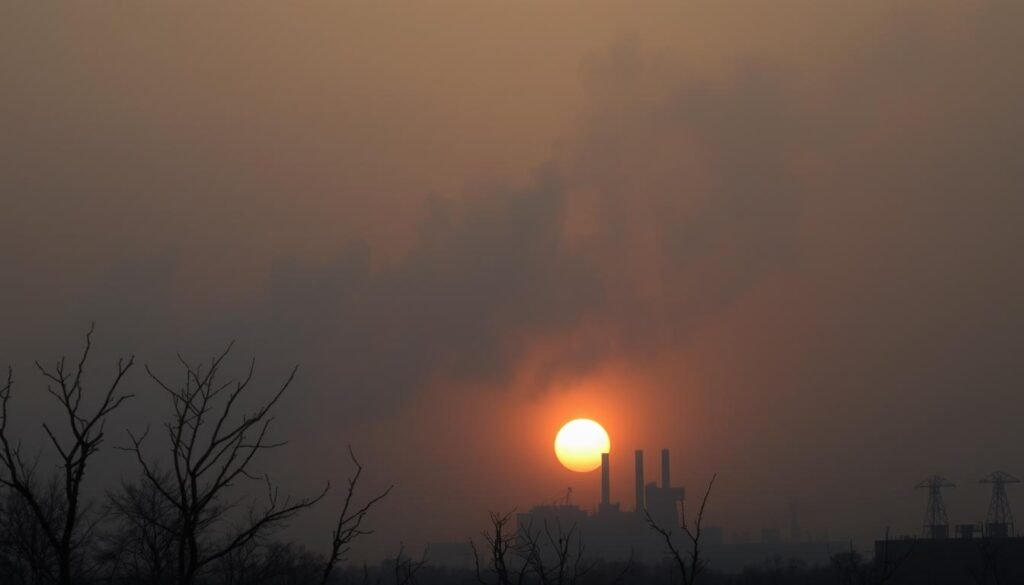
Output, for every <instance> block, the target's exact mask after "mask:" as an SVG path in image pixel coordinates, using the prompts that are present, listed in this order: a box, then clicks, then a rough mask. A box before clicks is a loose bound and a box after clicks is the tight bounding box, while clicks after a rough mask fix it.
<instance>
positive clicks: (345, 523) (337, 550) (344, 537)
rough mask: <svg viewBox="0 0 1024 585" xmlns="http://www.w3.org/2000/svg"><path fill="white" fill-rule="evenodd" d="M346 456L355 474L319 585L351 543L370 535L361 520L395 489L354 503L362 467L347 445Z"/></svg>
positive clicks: (351, 478)
mask: <svg viewBox="0 0 1024 585" xmlns="http://www.w3.org/2000/svg"><path fill="white" fill-rule="evenodd" d="M348 455H349V457H350V458H351V459H352V463H353V464H354V465H355V466H356V472H355V473H354V474H353V475H352V477H350V478H349V480H348V491H347V492H346V493H345V504H344V505H343V506H342V508H341V513H339V514H338V521H337V523H336V524H335V526H334V533H333V535H332V540H331V551H330V553H329V554H328V556H327V563H326V564H325V566H324V573H323V576H322V578H321V580H320V583H321V585H327V582H328V580H329V579H330V578H331V572H333V571H334V567H335V566H336V565H337V564H338V563H339V562H341V561H342V559H344V558H345V555H346V554H348V552H349V549H350V546H351V544H352V542H353V541H354V540H355V539H357V538H359V537H360V536H366V535H368V534H372V533H373V531H372V530H366V529H364V528H363V527H362V525H363V520H364V519H366V515H367V514H368V513H369V512H370V509H371V508H373V506H374V505H375V504H377V503H378V502H380V501H381V500H383V499H384V498H386V497H387V496H388V494H390V493H391V490H392V489H393V488H394V487H395V486H393V485H391V486H388V488H387V489H386V490H384V491H383V492H381V493H379V494H377V495H376V496H374V497H372V498H370V499H369V500H367V501H366V502H365V503H364V504H362V505H359V504H356V503H355V495H356V488H357V487H358V486H359V478H360V477H361V476H362V475H363V466H362V465H361V464H360V463H359V460H358V459H357V458H356V454H355V452H354V451H352V446H351V445H349V448H348Z"/></svg>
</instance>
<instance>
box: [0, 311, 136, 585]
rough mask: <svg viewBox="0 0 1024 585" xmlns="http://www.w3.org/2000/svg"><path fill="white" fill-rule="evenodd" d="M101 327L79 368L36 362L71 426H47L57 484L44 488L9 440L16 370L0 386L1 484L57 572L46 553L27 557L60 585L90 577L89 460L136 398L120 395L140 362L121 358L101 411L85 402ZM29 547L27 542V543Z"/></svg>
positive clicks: (31, 465) (64, 363)
mask: <svg viewBox="0 0 1024 585" xmlns="http://www.w3.org/2000/svg"><path fill="white" fill-rule="evenodd" d="M94 329H95V326H94V325H93V326H90V327H89V331H88V332H87V333H86V335H85V348H84V349H83V350H82V354H81V357H80V358H79V359H78V362H77V365H75V366H71V367H69V365H68V363H67V360H66V359H65V358H64V357H61V358H60V359H59V360H57V362H56V363H55V364H54V365H53V367H50V368H47V367H45V366H43V365H42V364H41V363H39V362H36V368H37V369H38V370H39V372H40V373H41V374H42V375H43V377H44V378H46V379H47V380H48V383H47V386H46V391H47V392H48V393H49V394H50V395H51V396H53V397H54V398H55V399H56V401H57V403H58V404H59V405H60V410H61V414H62V415H63V417H64V418H65V421H64V423H66V426H64V427H63V428H61V427H51V426H50V424H49V423H46V422H44V423H43V425H42V426H43V430H44V431H45V432H46V436H47V437H48V438H49V442H50V445H51V446H52V447H53V450H54V451H55V452H56V454H57V458H58V461H59V469H60V471H59V472H58V478H57V480H56V481H54V482H51V483H40V482H39V481H37V478H36V465H37V461H35V460H33V461H26V459H25V458H24V457H23V455H22V450H21V442H20V441H13V440H12V439H11V437H9V436H8V423H9V422H10V417H11V415H10V411H9V402H10V398H11V389H12V387H13V385H14V374H13V370H12V368H10V367H8V369H7V382H6V384H4V386H3V387H0V485H2V486H4V487H5V488H7V489H8V490H9V491H10V492H13V494H14V495H15V496H16V498H15V501H16V502H18V503H20V504H22V505H24V506H25V508H26V509H27V510H28V512H29V513H30V514H29V517H24V516H22V517H21V518H20V520H21V521H22V524H21V525H22V526H23V527H24V528H26V529H30V528H33V527H30V526H28V525H26V524H25V521H29V518H30V519H31V521H32V522H34V523H35V527H34V528H36V529H38V533H39V534H40V535H41V536H42V542H45V546H46V548H48V549H49V554H52V557H53V564H55V565H56V567H55V568H56V572H55V574H54V572H53V570H52V568H53V567H45V564H46V560H45V559H46V556H47V553H46V552H44V551H38V550H37V551H26V553H30V554H27V556H26V557H25V558H29V559H31V558H35V559H36V560H35V561H33V563H34V564H35V565H36V569H34V571H36V570H37V571H38V572H39V576H40V577H42V578H44V579H46V580H48V581H54V582H56V583H59V584H60V585H72V583H73V582H75V581H76V580H78V579H79V577H81V576H82V575H81V574H83V573H88V572H90V570H91V568H90V567H89V566H87V564H88V559H86V558H85V556H86V555H82V554H81V549H82V547H83V545H84V543H86V542H87V541H88V537H89V534H90V532H91V530H92V528H93V524H92V523H91V522H89V519H88V518H86V506H85V502H84V501H83V498H82V486H83V484H84V481H85V472H86V470H87V469H88V467H89V465H88V464H89V461H90V460H91V459H92V457H93V456H94V455H95V454H96V452H97V451H98V450H99V447H100V444H102V443H103V438H104V426H105V424H106V421H107V417H108V416H109V415H110V413H112V412H113V411H114V410H116V409H117V408H118V407H119V406H121V404H122V403H123V402H124V401H125V400H127V399H129V398H131V397H132V395H131V394H120V393H119V391H118V387H119V386H120V385H121V382H122V380H123V379H124V376H125V374H127V373H128V371H129V370H130V369H131V367H132V365H133V364H134V363H135V360H134V357H129V358H128V359H120V360H118V362H117V372H116V374H115V375H114V377H113V380H112V381H111V382H110V383H109V385H107V387H106V390H104V391H103V392H102V393H101V394H100V397H101V398H100V400H99V404H98V406H96V407H95V408H94V409H92V410H91V411H90V410H89V409H88V407H87V406H86V405H85V404H84V403H83V398H84V397H85V395H86V392H85V386H84V374H85V366H86V363H87V362H88V358H89V352H90V350H91V349H92V334H93V331H94ZM22 544H23V545H24V544H25V543H22Z"/></svg>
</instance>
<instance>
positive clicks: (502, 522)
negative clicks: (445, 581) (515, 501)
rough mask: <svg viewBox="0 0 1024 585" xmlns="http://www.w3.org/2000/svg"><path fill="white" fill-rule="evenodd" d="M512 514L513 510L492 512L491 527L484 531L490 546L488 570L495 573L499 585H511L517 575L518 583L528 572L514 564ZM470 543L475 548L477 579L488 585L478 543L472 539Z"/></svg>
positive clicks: (474, 558)
mask: <svg viewBox="0 0 1024 585" xmlns="http://www.w3.org/2000/svg"><path fill="white" fill-rule="evenodd" d="M512 514H513V513H512V512H509V513H507V514H500V513H497V512H491V528H490V530H489V531H488V532H484V533H483V538H484V542H485V543H486V544H487V548H488V555H487V563H488V564H489V565H490V566H489V567H487V569H486V570H487V571H489V572H492V573H494V575H495V578H496V580H497V584H498V585H511V584H512V582H513V581H512V579H513V577H516V581H515V582H516V583H522V582H523V581H524V579H525V578H526V574H527V571H525V570H522V571H516V570H515V568H514V566H513V565H512V563H513V558H512V554H513V552H514V546H515V536H514V535H512V534H510V533H509V532H510V529H511V527H510V526H509V524H510V523H511V521H512ZM469 544H470V546H471V547H472V549H473V563H474V566H475V568H476V579H477V581H478V582H480V584H481V585H487V580H486V579H484V569H482V568H481V566H480V553H479V551H478V550H477V548H476V543H475V542H473V541H472V540H470V541H469Z"/></svg>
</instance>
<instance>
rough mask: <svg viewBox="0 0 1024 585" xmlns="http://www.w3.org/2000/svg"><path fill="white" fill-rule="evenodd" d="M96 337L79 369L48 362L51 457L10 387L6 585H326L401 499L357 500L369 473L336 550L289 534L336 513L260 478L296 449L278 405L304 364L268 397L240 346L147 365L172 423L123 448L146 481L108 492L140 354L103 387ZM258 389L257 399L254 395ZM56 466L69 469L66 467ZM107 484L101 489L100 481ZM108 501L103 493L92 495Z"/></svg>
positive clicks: (1, 532)
mask: <svg viewBox="0 0 1024 585" xmlns="http://www.w3.org/2000/svg"><path fill="white" fill-rule="evenodd" d="M91 349H92V330H91V329H90V331H89V333H88V334H86V337H85V344H84V349H83V350H82V351H81V353H80V354H79V355H78V357H77V358H76V359H75V360H74V361H69V360H67V359H66V358H64V357H62V358H60V359H58V360H56V361H55V362H53V363H52V365H44V364H43V363H41V362H37V363H36V369H37V375H38V376H39V378H40V379H41V380H42V381H43V382H44V384H43V385H44V386H45V391H46V392H47V393H48V394H49V396H50V398H51V399H52V401H53V402H54V403H55V405H56V411H57V415H56V416H54V417H53V419H52V420H45V421H43V422H42V429H43V432H44V435H45V437H46V442H47V443H46V445H45V446H44V448H43V449H41V450H40V449H39V448H38V447H36V446H33V447H31V448H29V447H26V446H24V445H23V443H22V440H21V439H20V438H19V437H16V436H13V435H14V432H13V431H12V426H13V425H12V421H15V420H17V416H18V415H17V414H16V413H15V411H14V408H13V405H12V403H11V396H12V394H13V393H14V391H15V387H16V385H15V376H14V372H13V371H12V370H11V368H8V369H7V372H6V376H5V378H3V379H0V585H30V584H31V585H37V584H38V585H48V584H53V585H91V584H94V583H96V584H99V583H109V584H122V583H123V584H129V583H131V584H160V585H163V584H168V585H196V584H204V585H205V584H210V585H213V584H218V585H221V584H222V585H231V584H257V583H268V584H281V585H284V584H292V583H294V584H298V583H302V584H318V583H319V584H321V585H325V584H327V583H332V582H336V581H337V578H338V575H337V572H338V570H337V568H338V567H339V566H340V565H342V564H344V562H345V555H346V553H347V552H348V550H349V546H350V545H351V543H352V542H353V541H354V540H355V539H356V538H358V537H360V536H362V535H364V534H367V531H366V530H365V528H364V527H363V526H364V524H363V521H364V520H365V519H366V516H367V514H368V513H369V512H370V509H371V508H372V507H373V506H374V505H375V504H377V503H378V502H380V501H381V500H382V499H383V498H384V497H386V496H387V494H388V492H389V491H390V488H389V489H388V490H385V491H384V492H382V493H377V494H371V495H369V496H362V497H360V494H358V493H357V488H358V485H359V479H360V476H361V473H362V466H361V465H360V464H359V461H358V460H357V459H356V457H355V455H354V454H352V462H353V464H354V468H355V472H354V474H353V475H352V477H351V478H350V479H349V480H348V483H347V485H345V486H344V488H343V489H345V490H346V491H345V494H344V497H343V498H342V501H343V503H342V504H341V507H340V509H338V510H334V511H333V512H332V513H333V514H335V515H336V523H335V529H334V531H333V534H328V535H324V538H323V540H324V548H325V549H327V551H328V552H327V553H326V554H325V555H312V554H310V553H308V552H306V551H305V550H303V549H302V548H300V547H297V546H295V545H292V544H287V543H281V542H278V541H277V540H276V536H277V535H278V534H279V530H280V529H281V528H282V526H283V525H284V524H285V523H286V522H288V521H289V520H290V519H292V518H294V517H295V516H296V515H297V514H300V513H302V512H304V511H306V510H308V509H310V508H312V507H313V506H317V505H322V501H323V500H324V498H325V496H326V495H327V494H328V492H329V490H330V489H331V486H330V484H329V483H327V482H325V483H324V487H323V488H322V489H321V490H320V491H318V492H317V493H314V494H307V495H305V496H298V497H296V496H290V495H287V494H283V493H281V491H280V490H279V488H278V487H277V486H276V485H275V483H274V482H273V480H272V478H271V477H270V476H268V475H266V474H261V473H258V471H257V469H258V468H257V465H258V461H259V458H260V455H261V454H263V453H265V452H266V451H268V450H271V449H277V448H281V447H284V445H285V443H284V442H281V441H278V440H276V439H272V438H271V436H272V435H271V433H270V428H271V423H272V421H273V416H272V411H273V409H274V407H275V406H276V405H277V404H278V401H279V400H280V399H281V397H282V396H283V395H284V393H285V391H286V390H287V389H288V388H289V386H291V384H292V381H293V380H294V378H295V374H296V370H295V369H292V371H291V372H290V373H289V375H288V376H287V377H286V378H285V379H284V380H283V381H282V382H280V383H278V384H277V385H275V386H273V387H272V390H271V391H270V392H262V394H261V392H260V391H255V390H254V388H255V385H254V383H253V382H254V370H255V363H254V362H250V363H249V365H248V368H247V369H246V370H245V374H244V375H243V376H241V377H240V378H237V379H234V378H229V377H226V376H225V375H224V372H223V370H224V369H226V368H225V361H226V360H227V358H228V355H229V353H230V349H231V348H230V346H229V347H228V348H227V349H226V350H224V351H223V352H222V353H221V354H220V355H218V356H216V357H214V358H212V359H211V360H210V361H209V362H206V363H201V364H196V363H191V362H189V361H187V360H186V359H184V358H182V357H181V356H179V358H178V368H177V371H176V372H170V373H168V372H157V371H154V370H153V369H151V368H150V367H149V366H145V367H144V368H143V369H144V370H145V373H146V375H147V377H148V383H147V384H145V385H144V387H143V388H140V389H138V390H137V389H136V388H135V384H134V383H133V384H132V388H131V390H132V391H151V392H155V393H159V394H162V395H163V396H164V397H165V399H166V402H165V404H166V410H165V412H164V415H163V416H162V417H161V419H160V420H157V421H154V422H153V423H152V424H150V425H149V426H145V427H144V428H141V429H139V428H129V429H126V430H125V431H122V432H119V433H118V434H117V435H118V436H117V438H116V439H114V440H112V441H109V443H112V445H113V448H114V449H119V450H121V451H123V452H124V454H125V457H126V458H127V459H128V460H130V461H131V462H132V464H133V465H134V473H126V474H125V477H127V478H128V479H126V480H124V481H122V482H121V483H120V484H119V485H104V484H103V482H102V481H97V480H98V479H99V478H97V477H95V476H96V474H95V473H90V472H92V471H93V468H92V466H93V464H94V463H95V455H96V454H97V452H98V451H99V450H100V449H101V448H106V447H107V444H108V440H107V431H108V429H107V422H108V420H109V419H110V418H111V415H112V414H113V413H114V412H116V411H117V410H118V409H119V408H121V407H122V406H123V405H124V404H125V403H126V402H127V401H129V400H131V399H132V398H134V394H133V393H132V392H130V391H128V390H126V386H127V384H126V379H127V376H128V375H129V373H130V372H131V371H132V370H133V369H135V365H136V364H135V359H134V357H125V358H122V359H120V360H118V362H117V367H116V369H115V370H114V373H113V375H112V376H111V377H110V378H109V379H107V380H105V381H104V382H102V383H97V382H96V381H95V380H93V379H92V378H90V377H89V376H87V375H86V369H87V367H88V366H89V365H90V363H89V354H90V351H91ZM254 393H255V396H251V395H252V394H254ZM54 464H56V465H54ZM90 482H95V483H90ZM96 493H103V494H104V495H103V496H102V497H89V496H88V494H96Z"/></svg>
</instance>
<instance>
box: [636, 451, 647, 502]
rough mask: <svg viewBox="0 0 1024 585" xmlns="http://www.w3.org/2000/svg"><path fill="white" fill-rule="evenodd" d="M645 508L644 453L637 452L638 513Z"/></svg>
mask: <svg viewBox="0 0 1024 585" xmlns="http://www.w3.org/2000/svg"><path fill="white" fill-rule="evenodd" d="M644 508H645V506H644V452H643V450H642V449H637V450H636V511H637V512H640V511H641V510H643V509H644Z"/></svg>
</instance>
